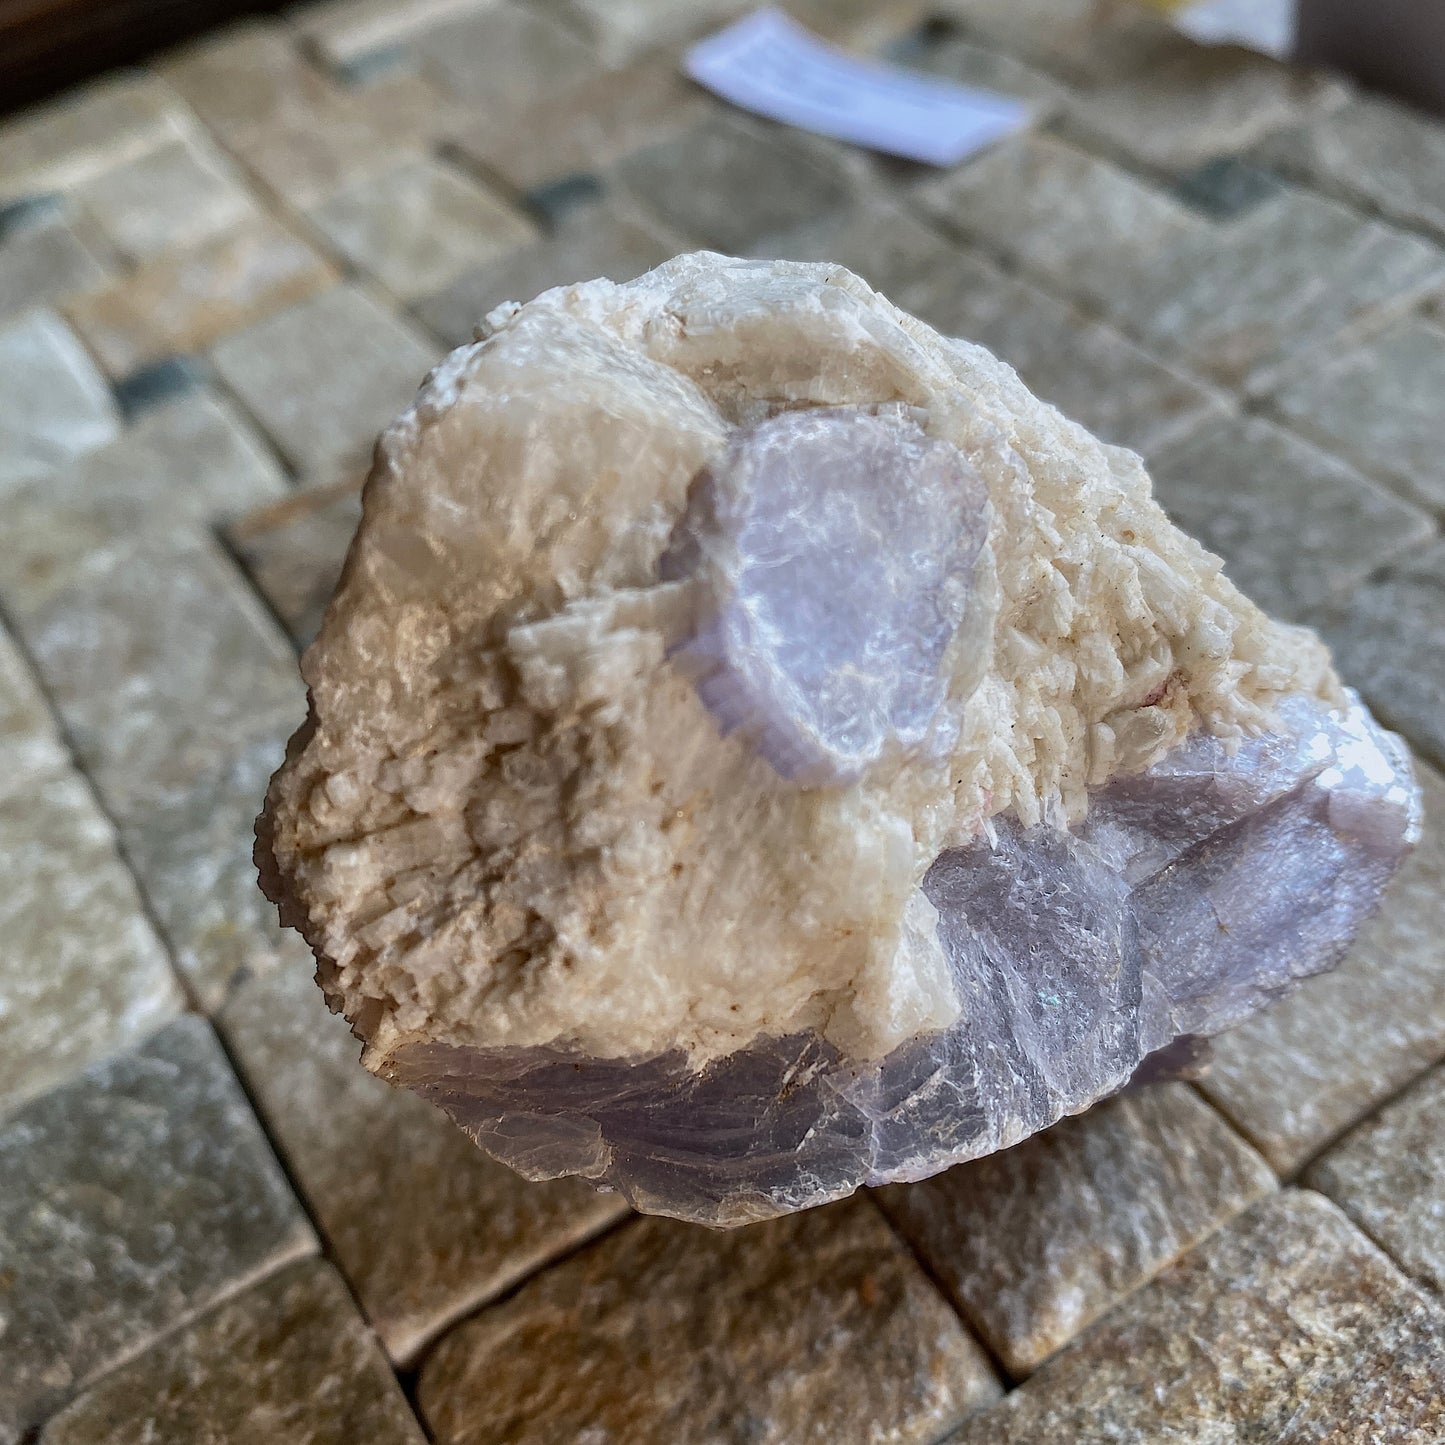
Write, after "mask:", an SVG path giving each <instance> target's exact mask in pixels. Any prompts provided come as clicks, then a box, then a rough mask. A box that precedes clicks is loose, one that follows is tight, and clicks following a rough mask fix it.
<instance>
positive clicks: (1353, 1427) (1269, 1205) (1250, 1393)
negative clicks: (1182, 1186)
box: [949, 1190, 1445, 1445]
mask: <svg viewBox="0 0 1445 1445" xmlns="http://www.w3.org/2000/svg"><path fill="white" fill-rule="evenodd" d="M1442 1351H1445V1312H1442V1311H1441V1309H1440V1308H1439V1306H1438V1305H1437V1304H1435V1303H1433V1302H1431V1301H1430V1300H1428V1299H1427V1298H1426V1297H1425V1296H1424V1295H1423V1294H1421V1292H1420V1291H1419V1290H1417V1289H1416V1288H1415V1287H1414V1286H1413V1285H1412V1284H1411V1283H1410V1282H1409V1281H1408V1280H1407V1279H1405V1277H1404V1276H1403V1275H1402V1274H1400V1272H1399V1271H1398V1270H1397V1269H1396V1268H1395V1266H1394V1265H1393V1264H1391V1262H1390V1261H1389V1260H1388V1259H1386V1257H1385V1256H1384V1255H1383V1254H1381V1253H1380V1251H1379V1250H1378V1249H1377V1248H1376V1247H1375V1246H1374V1245H1373V1244H1371V1243H1370V1241H1369V1240H1367V1239H1365V1238H1364V1236H1363V1235H1361V1234H1360V1233H1359V1232H1358V1231H1357V1230H1356V1229H1355V1228H1354V1226H1353V1225H1351V1224H1350V1223H1349V1221H1348V1220H1346V1219H1345V1217H1344V1216H1343V1215H1342V1214H1340V1212H1339V1211H1338V1210H1337V1209H1335V1208H1334V1206H1333V1205H1331V1204H1329V1203H1328V1202H1327V1201H1326V1200H1324V1199H1322V1198H1321V1197H1320V1196H1319V1195H1317V1194H1307V1193H1303V1192H1300V1191H1296V1190H1289V1191H1287V1192H1286V1193H1284V1194H1280V1195H1277V1196H1275V1197H1274V1198H1273V1199H1269V1200H1266V1201H1265V1202H1264V1203H1261V1204H1257V1205H1256V1206H1255V1207H1254V1208H1253V1209H1251V1210H1250V1211H1249V1212H1248V1213H1247V1214H1245V1215H1244V1216H1242V1217H1241V1218H1240V1219H1239V1220H1237V1221H1236V1222H1235V1223H1234V1224H1232V1225H1230V1226H1229V1227H1228V1228H1227V1229H1224V1230H1222V1231H1221V1232H1220V1233H1218V1234H1216V1235H1215V1236H1214V1237H1213V1238H1212V1239H1209V1240H1207V1241H1206V1242H1205V1243H1204V1244H1201V1245H1199V1246H1198V1247H1197V1248H1195V1249H1194V1250H1193V1251H1191V1252H1190V1253H1189V1254H1187V1255H1185V1257H1184V1258H1183V1259H1182V1260H1180V1261H1179V1263H1178V1264H1176V1265H1174V1266H1173V1268H1171V1269H1169V1270H1168V1271H1166V1272H1165V1273H1164V1274H1163V1275H1161V1276H1160V1277H1159V1278H1158V1279H1157V1280H1156V1281H1155V1282H1154V1283H1153V1284H1152V1285H1150V1286H1149V1287H1148V1288H1147V1289H1146V1290H1144V1291H1143V1292H1142V1293H1141V1294H1140V1295H1139V1296H1137V1297H1136V1298H1135V1299H1133V1300H1131V1301H1130V1302H1129V1304H1128V1305H1127V1306H1126V1307H1125V1308H1123V1309H1120V1310H1118V1311H1116V1312H1115V1313H1114V1314H1113V1315H1111V1316H1109V1317H1108V1318H1107V1319H1105V1320H1104V1321H1102V1322H1101V1323H1100V1324H1099V1326H1098V1327H1097V1328H1095V1329H1094V1330H1093V1331H1091V1332H1090V1333H1089V1334H1088V1335H1086V1336H1085V1337H1084V1338H1083V1339H1082V1340H1080V1341H1079V1343H1078V1344H1077V1345H1076V1346H1075V1347H1074V1348H1072V1349H1070V1350H1067V1351H1065V1352H1064V1353H1063V1354H1061V1355H1059V1356H1058V1357H1057V1358H1056V1359H1054V1360H1052V1361H1050V1363H1049V1364H1048V1365H1047V1366H1046V1367H1045V1368H1044V1369H1042V1370H1040V1371H1039V1373H1038V1374H1037V1375H1035V1376H1034V1377H1033V1378H1032V1379H1031V1380H1029V1382H1028V1383H1027V1384H1026V1385H1024V1386H1023V1387H1022V1388H1021V1389H1019V1390H1016V1391H1015V1392H1014V1393H1013V1394H1012V1395H1010V1396H1009V1397H1008V1398H1007V1399H1006V1400H1005V1401H1004V1402H1003V1404H1002V1405H999V1406H998V1407H996V1408H995V1409H993V1410H991V1411H989V1412H988V1414H986V1415H983V1416H980V1417H978V1418H977V1419H976V1420H974V1421H972V1422H970V1423H969V1424H968V1425H966V1426H965V1427H964V1428H963V1429H962V1430H960V1431H959V1432H958V1434H957V1435H955V1436H953V1437H951V1439H950V1442H949V1445H1025V1442H1027V1445H1038V1442H1041V1441H1054V1440H1058V1441H1065V1440H1068V1441H1094V1440H1109V1441H1111V1442H1130V1445H1135V1442H1137V1445H1146V1442H1147V1445H1155V1442H1160V1441H1176V1440H1177V1441H1185V1440H1190V1441H1206V1440H1207V1441H1215V1440H1219V1441H1223V1440H1245V1439H1255V1440H1268V1441H1270V1442H1271V1445H1305V1442H1309V1445H1318V1442H1322V1441H1326V1440H1329V1441H1339V1442H1341V1445H1343V1442H1345V1441H1364V1440H1371V1441H1378V1442H1380V1445H1387V1442H1388V1445H1412V1442H1418V1441H1425V1440H1430V1439H1434V1438H1435V1437H1436V1436H1437V1435H1439V1433H1440V1432H1441V1430H1445V1396H1442V1394H1441V1392H1440V1361H1441V1359H1442V1357H1445V1356H1442Z"/></svg>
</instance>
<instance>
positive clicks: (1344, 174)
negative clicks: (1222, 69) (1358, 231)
mask: <svg viewBox="0 0 1445 1445" xmlns="http://www.w3.org/2000/svg"><path fill="white" fill-rule="evenodd" d="M1258 156H1259V159H1260V160H1261V161H1262V162H1263V163H1264V164H1265V165H1268V166H1271V167H1273V168H1275V169H1278V170H1280V171H1282V172H1284V173H1285V174H1287V175H1291V176H1295V177H1297V178H1298V179H1299V180H1301V181H1303V182H1304V183H1305V184H1306V185H1310V186H1313V187H1315V188H1316V189H1318V190H1322V191H1327V192H1329V193H1330V194H1332V195H1335V196H1338V197H1339V198H1340V199H1341V200H1344V201H1349V202H1352V203H1353V204H1355V205H1358V206H1361V207H1363V208H1365V209H1367V210H1376V211H1378V212H1379V213H1380V214H1381V215H1382V216H1387V217H1389V218H1390V219H1391V220H1393V221H1396V222H1398V223H1399V224H1400V225H1402V226H1411V227H1419V228H1420V229H1422V230H1426V231H1429V232H1431V233H1432V234H1433V235H1435V236H1437V237H1439V238H1441V239H1445V130H1442V129H1441V127H1440V125H1439V123H1438V122H1436V121H1433V120H1431V119H1430V118H1429V117H1428V116H1425V115H1422V114H1421V113H1420V112H1418V111H1414V110H1410V109H1408V108H1407V107H1405V106H1402V105H1397V104H1395V103H1394V102H1392V101H1389V100H1385V99H1381V98H1380V97H1378V96H1374V95H1369V94H1361V95H1356V96H1352V97H1351V98H1350V100H1349V101H1348V102H1347V103H1346V104H1344V105H1341V106H1339V107H1338V108H1337V109H1335V110H1332V111H1331V112H1330V113H1329V114H1327V115H1324V116H1321V117H1319V118H1317V119H1315V120H1313V121H1310V122H1308V123H1307V124H1304V125H1300V126H1297V127H1294V128H1292V129H1289V130H1285V131H1281V132H1279V133H1278V134H1276V135H1273V136H1271V137H1270V138H1269V139H1268V140H1267V141H1265V142H1264V143H1263V144H1262V145H1261V146H1260V147H1259V151H1258Z"/></svg>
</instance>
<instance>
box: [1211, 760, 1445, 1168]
mask: <svg viewBox="0 0 1445 1445" xmlns="http://www.w3.org/2000/svg"><path fill="white" fill-rule="evenodd" d="M1419 773H1420V781H1421V783H1422V785H1423V786H1424V790H1425V836H1424V840H1423V841H1422V843H1421V844H1420V847H1419V848H1418V849H1417V850H1416V852H1415V854H1414V856H1413V857H1411V858H1410V859H1408V860H1407V861H1406V863H1405V865H1404V867H1403V868H1402V869H1401V870H1400V874H1399V876H1398V877H1397V878H1396V880H1395V882H1394V884H1393V885H1392V887H1391V889H1390V892H1389V894H1388V895H1387V896H1386V899H1385V904H1384V907H1383V908H1382V909H1381V911H1380V913H1379V915H1378V916H1377V917H1376V918H1375V919H1374V920H1373V921H1372V922H1370V923H1368V924H1366V925H1365V928H1364V930H1363V932H1362V933H1361V934H1360V937H1359V939H1358V940H1357V941H1356V943H1355V946H1354V948H1353V949H1352V950H1351V952H1350V955H1349V957H1348V958H1346V959H1345V961H1344V963H1342V964H1341V965H1340V967H1339V968H1338V969H1337V970H1336V971H1335V972H1334V973H1330V974H1326V975H1324V976H1323V977H1321V978H1316V979H1311V980H1310V981H1309V983H1308V984H1306V985H1305V987H1304V988H1302V989H1301V990H1300V991H1299V992H1298V993H1297V994H1295V995H1294V996H1293V997H1291V998H1288V999H1286V1000H1284V1001H1283V1002H1282V1003H1279V1004H1276V1005H1275V1006H1274V1007H1273V1008H1271V1009H1269V1010H1267V1011H1266V1012H1265V1013H1262V1014H1259V1015H1257V1016H1256V1017H1254V1018H1253V1019H1250V1020H1249V1021H1248V1022H1247V1023H1245V1024H1244V1025H1242V1026H1241V1027H1240V1028H1238V1029H1235V1030H1232V1031H1231V1032H1230V1033H1227V1034H1224V1035H1222V1036H1221V1037H1220V1038H1218V1039H1216V1040H1215V1047H1214V1064H1213V1067H1212V1068H1211V1070H1210V1072H1209V1074H1208V1075H1207V1076H1206V1077H1205V1079H1204V1081H1203V1083H1202V1085H1201V1087H1202V1088H1203V1089H1204V1091H1205V1093H1206V1094H1208V1096H1209V1097H1210V1098H1211V1099H1212V1100H1213V1101H1214V1102H1215V1103H1216V1104H1217V1105H1218V1106H1219V1107H1220V1108H1221V1109H1223V1110H1224V1112H1225V1113H1226V1114H1227V1115H1228V1116H1229V1117H1230V1118H1231V1119H1232V1120H1234V1122H1235V1123H1236V1124H1237V1125H1238V1126H1239V1127H1240V1128H1241V1129H1242V1130H1243V1131H1244V1133H1245V1134H1246V1135H1247V1136H1248V1137H1249V1138H1250V1140H1251V1141H1252V1142H1253V1143H1254V1144H1255V1145H1256V1146H1257V1147H1258V1148H1259V1149H1260V1150H1261V1151H1262V1152H1263V1153H1264V1155H1265V1157H1266V1158H1267V1159H1268V1160H1269V1161H1270V1163H1271V1164H1273V1165H1274V1167H1275V1168H1276V1169H1277V1170H1278V1171H1279V1172H1280V1173H1281V1174H1293V1173H1295V1172H1296V1171H1297V1170H1298V1169H1299V1168H1300V1166H1301V1165H1302V1164H1304V1163H1305V1162H1306V1161H1307V1160H1308V1159H1309V1158H1310V1157H1311V1156H1312V1155H1314V1154H1316V1153H1318V1152H1319V1150H1320V1149H1322V1148H1323V1147H1324V1146H1325V1145H1326V1144H1328V1143H1329V1142H1330V1140H1332V1139H1334V1138H1335V1137H1337V1136H1338V1135H1339V1134H1341V1133H1342V1132H1343V1131H1344V1130H1346V1129H1348V1128H1349V1127H1350V1125H1352V1124H1353V1123H1355V1122H1356V1121H1357V1120H1358V1119H1360V1118H1362V1117H1364V1116H1365V1115H1366V1114H1368V1113H1369V1112H1370V1111H1371V1110H1372V1109H1374V1108H1376V1107H1377V1106H1378V1105H1379V1104H1380V1103H1382V1102H1383V1101H1384V1100H1385V1099H1388V1098H1390V1097H1391V1095H1393V1094H1395V1093H1396V1092H1398V1091H1399V1090H1400V1089H1401V1088H1403V1087H1404V1086H1405V1085H1406V1084H1407V1083H1409V1081H1410V1080H1411V1079H1413V1078H1415V1077H1416V1076H1417V1075H1418V1074H1420V1073H1421V1072H1422V1071H1423V1070H1425V1069H1427V1068H1429V1067H1430V1066H1431V1065H1432V1064H1434V1063H1436V1062H1438V1061H1439V1060H1440V1059H1442V1058H1445V990H1442V989H1441V987H1440V965H1441V944H1440V940H1441V938H1442V937H1445V784H1442V782H1441V780H1440V777H1439V775H1438V774H1437V773H1436V772H1434V770H1433V769H1430V768H1428V767H1425V766H1423V765H1421V766H1420V768H1419Z"/></svg>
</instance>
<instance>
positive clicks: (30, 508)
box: [0, 389, 286, 617]
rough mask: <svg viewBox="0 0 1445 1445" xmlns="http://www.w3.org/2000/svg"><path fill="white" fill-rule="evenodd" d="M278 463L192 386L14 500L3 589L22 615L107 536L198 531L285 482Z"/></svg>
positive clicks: (53, 592)
mask: <svg viewBox="0 0 1445 1445" xmlns="http://www.w3.org/2000/svg"><path fill="white" fill-rule="evenodd" d="M285 486H286V483H285V479H284V477H283V475H282V473H281V469H280V468H279V467H278V466H277V464H276V462H275V461H274V460H273V459H272V458H271V456H270V455H269V454H268V453H267V452H266V450H265V449H264V447H263V446H262V445H261V443H260V441H259V439H258V438H257V437H256V435H255V433H254V432H253V431H252V430H251V429H250V427H249V426H247V425H246V424H245V423H244V422H243V421H242V420H241V419H240V418H239V417H238V416H237V415H236V412H235V410H234V408H232V407H231V406H229V405H228V404H226V403H225V402H223V401H221V400H219V399H218V398H217V397H215V396H214V395H213V394H212V393H210V392H208V391H205V390H200V389H193V390H190V391H188V392H185V393H183V394H182V395H180V396H179V397H177V398H176V399H175V400H174V401H172V402H169V403H167V404H163V405H158V406H156V407H154V408H153V409H151V410H150V411H148V412H147V413H146V414H145V415H143V416H142V417H140V418H139V419H138V420H137V421H136V423H135V424H134V425H133V426H132V427H130V428H129V430H127V431H126V432H124V433H123V434H122V435H121V436H120V437H118V438H117V439H116V440H115V441H113V442H111V443H110V445H108V446H104V447H100V448H98V449H97V450H95V451H93V452H90V453H88V454H87V455H86V456H84V457H82V458H80V459H79V460H78V461H75V462H72V463H71V464H70V465H69V466H68V467H64V468H62V469H61V470H59V471H57V472H55V473H53V474H52V475H50V476H49V477H46V478H44V479H43V480H41V481H37V482H34V483H31V484H30V485H28V486H23V487H19V488H17V489H16V490H15V491H14V492H13V493H12V495H11V497H10V499H9V501H8V508H7V516H6V527H7V541H8V546H7V547H6V548H5V549H4V551H3V553H0V593H3V595H4V596H5V597H6V598H7V599H8V600H9V602H10V603H11V605H12V606H13V607H15V608H16V609H17V615H19V616H21V617H26V616H29V615H31V614H32V613H33V612H34V611H35V610H36V609H37V608H39V607H41V606H44V605H46V604H48V603H49V602H50V601H52V600H54V599H55V598H56V597H57V595H58V594H60V593H63V591H64V589H65V588H66V587H67V586H69V585H70V577H71V573H72V571H73V570H74V568H76V567H78V566H80V565H81V564H82V563H83V561H84V559H85V557H86V556H87V554H88V553H90V552H91V551H92V550H94V549H95V548H98V547H101V546H104V545H105V544H106V543H109V542H112V541H117V540H121V539H123V538H127V537H130V536H133V535H135V534H138V533H149V534H152V535H157V536H164V535H168V534H170V533H173V532H175V531H176V530H177V529H190V530H195V529H199V528H202V527H206V526H209V525H210V524H212V523H213V522H216V521H220V520H222V519H224V518H226V517H228V516H236V515H238V514H240V513H241V512H246V511H250V510H252V509H253V508H254V507H256V506H257V505H258V504H259V503H261V502H264V501H268V500H270V499H272V498H274V497H276V496H279V495H280V494H281V493H282V492H283V491H284V490H285Z"/></svg>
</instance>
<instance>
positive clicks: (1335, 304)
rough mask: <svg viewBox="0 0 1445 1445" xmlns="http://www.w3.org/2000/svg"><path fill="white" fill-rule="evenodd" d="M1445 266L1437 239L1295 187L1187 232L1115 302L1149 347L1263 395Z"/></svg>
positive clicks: (1399, 306)
mask: <svg viewBox="0 0 1445 1445" xmlns="http://www.w3.org/2000/svg"><path fill="white" fill-rule="evenodd" d="M1442 265H1445V252H1442V251H1441V250H1440V249H1439V248H1438V247H1436V246H1434V245H1432V244H1431V243H1430V242H1428V241H1425V240H1423V239H1421V238H1419V237H1417V236H1413V235H1409V234H1407V233H1405V232H1403V231H1399V230H1397V229H1395V228H1394V227H1391V226H1387V225H1385V224H1383V223H1381V222H1378V221H1373V220H1369V219H1367V218H1362V217H1361V216H1359V215H1358V214H1357V213H1355V212H1353V211H1350V210H1348V209H1346V208H1345V207H1344V206H1341V205H1340V204H1339V203H1337V202H1335V201H1331V200H1328V199H1325V198H1323V197H1319V196H1314V195H1311V194H1309V193H1307V192H1304V191H1300V190H1293V189H1290V190H1286V191H1283V192H1281V194H1280V195H1279V196H1278V197H1277V198H1275V199H1274V200H1271V201H1268V202H1266V203H1265V204H1263V205H1260V206H1257V207H1255V208H1254V209H1253V210H1251V211H1249V212H1248V213H1247V214H1246V215H1244V216H1242V217H1241V218H1240V219H1239V220H1238V221H1235V222H1233V223H1231V224H1228V225H1224V226H1204V227H1201V228H1199V229H1197V230H1196V231H1195V233H1194V234H1193V235H1191V236H1188V237H1184V238H1181V240H1180V241H1179V243H1178V244H1177V245H1174V246H1172V247H1170V248H1169V249H1168V251H1167V252H1165V253H1163V254H1161V255H1159V256H1157V257H1156V258H1155V259H1154V260H1153V263H1152V264H1151V265H1149V266H1148V267H1147V268H1141V269H1140V270H1139V271H1138V272H1136V274H1135V275H1134V276H1133V277H1132V278H1121V284H1119V285H1118V286H1117V287H1115V288H1114V289H1112V290H1111V292H1110V294H1109V295H1108V296H1107V297H1106V298H1104V300H1105V304H1106V306H1107V308H1108V311H1109V314H1110V315H1111V316H1112V317H1113V318H1114V319H1115V320H1116V321H1118V322H1119V324H1121V325H1122V326H1124V327H1125V329H1127V330H1129V331H1131V332H1132V333H1133V334H1134V335H1136V336H1137V337H1138V338H1139V339H1141V340H1142V341H1143V343H1144V344H1145V345H1146V346H1148V347H1151V348H1152V349H1155V350H1157V351H1160V352H1162V353H1163V354H1164V355H1166V356H1174V357H1178V358H1180V359H1183V360H1185V361H1186V362H1187V363H1188V364H1189V365H1190V366H1191V367H1192V368H1194V369H1196V370H1198V371H1200V372H1201V373H1203V374H1205V375H1207V376H1210V377H1212V378H1214V379H1215V380H1216V381H1218V382H1219V383H1221V384H1222V385H1225V386H1228V387H1234V388H1240V389H1243V390H1247V391H1250V392H1256V393H1257V392H1262V391H1265V390H1268V389H1269V388H1270V387H1271V386H1272V385H1273V384H1275V383H1276V382H1277V381H1278V379H1279V375H1280V373H1281V371H1282V369H1283V368H1284V367H1286V366H1287V365H1288V364H1289V363H1290V362H1291V361H1292V360H1293V359H1295V358H1299V359H1301V360H1304V359H1306V358H1308V357H1310V356H1315V355H1319V354H1321V350H1322V349H1323V348H1328V349H1334V348H1336V347H1338V346H1340V345H1341V344H1343V343H1344V342H1346V341H1348V339H1349V337H1350V336H1351V334H1352V333H1358V332H1359V331H1360V330H1362V329H1364V328H1368V327H1372V326H1373V327H1382V326H1384V325H1385V324H1387V323H1388V322H1389V320H1390V319H1391V318H1392V317H1393V316H1394V315H1396V314H1399V313H1401V312H1404V311H1406V310H1408V309H1409V308H1410V307H1411V306H1412V305H1414V304H1415V302H1416V301H1418V300H1420V299H1422V298H1423V297H1425V296H1427V295H1428V294H1429V293H1430V292H1431V291H1432V290H1433V289H1434V287H1436V286H1437V285H1438V284H1439V282H1440V280H1441V276H1442Z"/></svg>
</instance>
